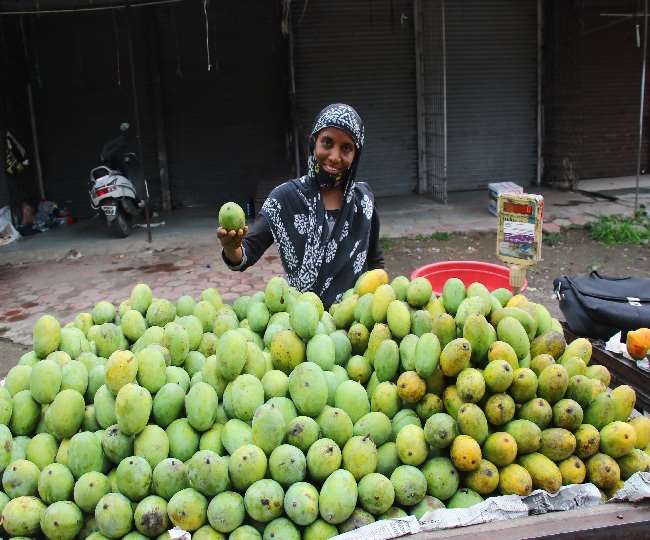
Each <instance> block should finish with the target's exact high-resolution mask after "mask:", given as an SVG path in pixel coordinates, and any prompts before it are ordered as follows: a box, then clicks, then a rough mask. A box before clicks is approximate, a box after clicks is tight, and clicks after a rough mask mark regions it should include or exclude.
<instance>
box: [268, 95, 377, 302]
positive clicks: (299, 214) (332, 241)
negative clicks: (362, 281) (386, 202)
mask: <svg viewBox="0 0 650 540" xmlns="http://www.w3.org/2000/svg"><path fill="white" fill-rule="evenodd" d="M326 127H336V128H339V129H342V130H344V131H346V132H347V133H349V134H350V136H351V137H352V138H353V140H354V143H355V145H356V152H355V157H354V160H353V162H352V165H351V167H350V169H349V170H348V171H347V174H346V178H345V180H344V181H345V190H344V195H343V205H342V207H341V210H340V212H339V214H338V216H337V218H336V224H335V226H334V229H333V230H332V233H331V234H330V232H329V227H328V226H327V215H326V211H325V205H324V204H323V201H322V198H321V194H320V185H319V182H318V179H317V174H316V165H317V163H316V159H315V158H314V147H315V141H316V134H317V133H318V132H319V131H320V130H321V129H324V128H326ZM363 140H364V132H363V123H362V121H361V118H360V117H359V115H358V114H357V112H356V111H355V110H354V109H353V108H352V107H350V106H348V105H343V104H340V103H337V104H334V105H330V106H328V107H326V108H325V109H323V111H321V113H320V114H319V115H318V117H317V118H316V122H315V123H314V127H313V129H312V133H311V138H310V144H309V156H308V172H307V174H306V175H305V176H303V177H301V178H298V179H295V180H290V181H288V182H285V183H284V184H282V185H280V186H278V187H277V188H275V189H274V190H273V191H272V192H271V194H270V195H269V197H268V198H267V200H266V201H265V203H264V206H263V207H262V209H261V211H260V212H261V214H262V215H263V216H264V217H265V218H266V220H267V221H268V223H269V226H270V227H271V232H272V233H273V238H274V240H275V243H276V244H277V245H278V248H279V251H280V257H281V258H282V264H283V266H284V269H285V272H286V273H287V280H288V282H289V284H290V285H291V286H292V287H295V288H296V289H298V290H300V291H313V292H315V293H316V294H318V295H319V296H320V297H321V299H322V300H323V303H324V304H325V305H326V307H329V306H330V305H331V304H333V303H335V302H338V301H340V299H341V296H342V295H343V293H344V292H345V291H346V290H347V289H349V288H351V287H353V286H354V283H355V282H356V280H357V278H358V277H359V275H360V274H361V273H363V272H364V271H365V270H366V268H367V265H366V258H367V254H368V246H369V243H370V229H371V222H372V215H373V212H374V196H373V194H372V191H371V190H370V187H369V186H368V185H367V184H365V183H364V182H356V181H355V176H356V170H357V166H358V163H359V158H360V155H361V149H362V147H363Z"/></svg>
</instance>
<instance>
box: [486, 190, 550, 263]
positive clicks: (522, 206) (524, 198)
mask: <svg viewBox="0 0 650 540" xmlns="http://www.w3.org/2000/svg"><path fill="white" fill-rule="evenodd" d="M497 215H498V219H499V221H498V228H497V256H498V257H499V258H500V259H501V260H502V261H504V262H505V263H508V264H511V265H515V266H519V267H527V266H531V265H533V264H534V263H536V262H537V261H540V260H541V259H542V225H543V223H544V197H542V196H541V195H533V194H530V193H500V194H499V201H498V213H497Z"/></svg>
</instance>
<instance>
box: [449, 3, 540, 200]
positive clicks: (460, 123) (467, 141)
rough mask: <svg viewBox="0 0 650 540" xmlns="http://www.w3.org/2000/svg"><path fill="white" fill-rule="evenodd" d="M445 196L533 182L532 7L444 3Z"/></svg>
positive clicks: (534, 84)
mask: <svg viewBox="0 0 650 540" xmlns="http://www.w3.org/2000/svg"><path fill="white" fill-rule="evenodd" d="M446 35H447V142H448V156H447V157H448V176H447V182H448V183H447V186H448V189H449V191H458V190H470V189H480V188H483V187H485V186H486V185H487V184H488V183H489V182H498V181H513V182H517V183H518V184H523V185H528V184H530V183H532V182H533V181H534V180H535V176H536V170H537V169H536V163H537V150H536V148H537V146H536V144H537V131H536V129H537V128H536V125H537V108H536V101H537V67H536V55H537V45H536V44H537V2H536V0H516V1H515V0H463V1H462V2H451V1H447V2H446Z"/></svg>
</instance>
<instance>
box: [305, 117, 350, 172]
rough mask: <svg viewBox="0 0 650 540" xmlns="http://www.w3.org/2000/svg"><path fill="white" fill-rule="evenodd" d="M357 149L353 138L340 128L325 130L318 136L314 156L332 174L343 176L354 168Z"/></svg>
mask: <svg viewBox="0 0 650 540" xmlns="http://www.w3.org/2000/svg"><path fill="white" fill-rule="evenodd" d="M355 154H356V148H355V146H354V141H353V140H352V137H351V136H350V135H349V134H348V133H346V132H345V131H343V130H341V129H338V128H333V127H329V128H325V129H322V130H321V131H319V132H318V135H317V136H316V147H315V148H314V156H315V157H316V160H317V161H318V163H319V164H320V166H321V167H322V168H323V170H325V171H326V172H328V173H330V174H341V173H343V172H344V171H346V170H347V169H349V168H350V167H351V166H352V161H354V156H355Z"/></svg>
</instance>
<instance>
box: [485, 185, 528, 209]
mask: <svg viewBox="0 0 650 540" xmlns="http://www.w3.org/2000/svg"><path fill="white" fill-rule="evenodd" d="M523 192H524V188H523V187H521V186H520V185H518V184H515V183H514V182H492V183H491V184H488V195H489V198H490V202H489V203H488V211H489V212H490V213H491V214H494V215H495V216H496V215H497V206H498V200H499V195H500V194H501V193H523Z"/></svg>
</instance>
